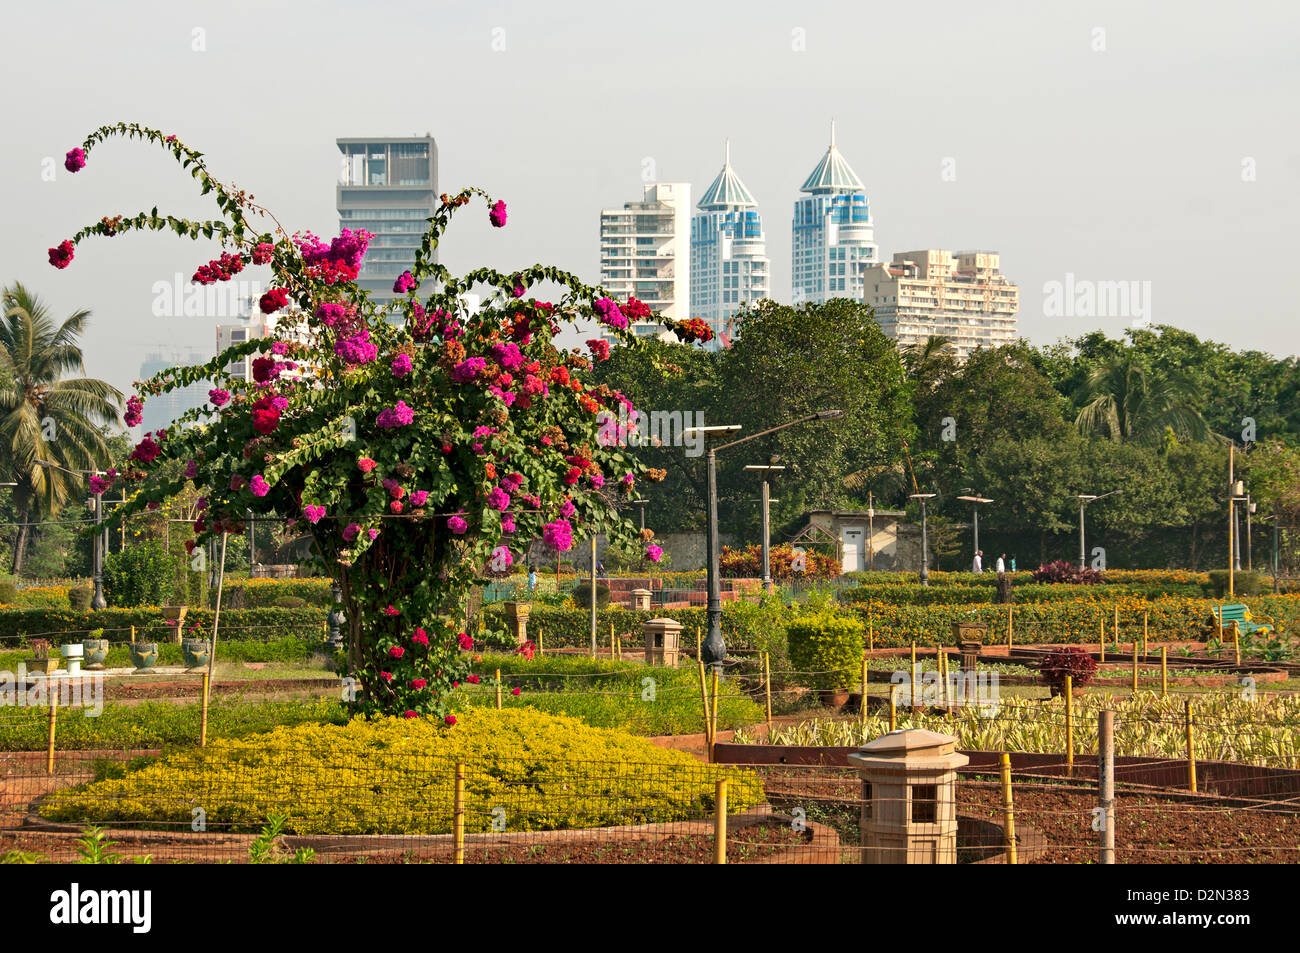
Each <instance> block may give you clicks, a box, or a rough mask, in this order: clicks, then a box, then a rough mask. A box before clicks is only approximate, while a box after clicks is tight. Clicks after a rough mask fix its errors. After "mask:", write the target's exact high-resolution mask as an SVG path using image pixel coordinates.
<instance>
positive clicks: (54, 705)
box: [45, 675, 59, 774]
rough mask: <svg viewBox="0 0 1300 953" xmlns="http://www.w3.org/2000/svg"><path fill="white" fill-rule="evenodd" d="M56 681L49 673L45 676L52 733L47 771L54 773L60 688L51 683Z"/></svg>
mask: <svg viewBox="0 0 1300 953" xmlns="http://www.w3.org/2000/svg"><path fill="white" fill-rule="evenodd" d="M53 681H54V679H53V678H51V677H50V676H49V675H46V676H45V690H46V691H48V692H49V693H50V733H49V740H48V746H47V748H46V751H45V773H46V774H53V773H54V725H55V722H56V721H58V718H59V690H58V689H57V688H55V687H53V686H52V685H51V683H52V682H53Z"/></svg>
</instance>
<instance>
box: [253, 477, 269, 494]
mask: <svg viewBox="0 0 1300 953" xmlns="http://www.w3.org/2000/svg"><path fill="white" fill-rule="evenodd" d="M248 488H249V489H250V490H252V491H253V496H266V494H268V493H270V492H271V485H270V484H269V483H267V482H266V480H264V479H262V474H260V473H258V474H255V475H254V476H253V479H251V480H249V481H248Z"/></svg>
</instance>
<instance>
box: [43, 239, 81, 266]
mask: <svg viewBox="0 0 1300 953" xmlns="http://www.w3.org/2000/svg"><path fill="white" fill-rule="evenodd" d="M75 248H76V246H75V245H73V244H72V242H71V241H67V240H64V241H61V242H59V244H58V245H57V246H55V247H54V248H51V249H50V250H49V251H50V264H51V265H53V266H54V267H55V268H58V269H60V270H62V269H64V268H67V267H68V266H69V265H70V264H72V259H73V258H74V257H75V256H74V254H73V250H74V249H75Z"/></svg>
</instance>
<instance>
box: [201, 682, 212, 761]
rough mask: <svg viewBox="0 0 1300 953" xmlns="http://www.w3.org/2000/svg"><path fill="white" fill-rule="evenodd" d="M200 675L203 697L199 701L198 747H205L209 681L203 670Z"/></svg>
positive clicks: (206, 744)
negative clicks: (200, 706)
mask: <svg viewBox="0 0 1300 953" xmlns="http://www.w3.org/2000/svg"><path fill="white" fill-rule="evenodd" d="M201 677H202V679H203V689H202V691H203V698H202V701H201V702H200V704H201V705H202V708H201V710H200V713H199V747H200V748H206V747H207V746H208V685H210V684H211V682H210V681H209V678H208V673H207V672H204V673H203V675H202V676H201Z"/></svg>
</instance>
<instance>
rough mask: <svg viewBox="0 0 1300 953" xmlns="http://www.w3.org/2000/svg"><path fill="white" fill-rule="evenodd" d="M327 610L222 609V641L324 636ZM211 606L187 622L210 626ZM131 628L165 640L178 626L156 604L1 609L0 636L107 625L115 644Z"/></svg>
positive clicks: (148, 638)
mask: <svg viewBox="0 0 1300 953" xmlns="http://www.w3.org/2000/svg"><path fill="white" fill-rule="evenodd" d="M326 615H327V613H326V612H325V611H324V610H322V609H318V608H303V609H222V610H221V630H220V632H219V633H218V635H219V637H220V638H222V639H252V640H257V639H261V640H265V639H270V638H282V637H285V636H296V637H298V638H311V639H320V638H322V637H323V636H324V634H325V630H324V622H325V618H326ZM212 616H213V612H212V610H210V609H191V610H190V611H189V614H188V615H187V616H186V617H185V623H186V625H190V624H197V625H199V626H200V628H201V629H203V630H205V631H208V632H210V631H211V630H212ZM131 626H135V627H136V638H137V639H139V640H141V641H166V640H168V639H169V638H171V636H172V635H173V634H174V633H175V627H174V626H169V625H167V623H166V622H165V621H164V620H163V617H162V612H161V611H160V610H159V609H157V608H154V607H152V606H143V607H139V608H135V609H113V608H109V609H88V610H85V611H74V610H70V609H5V610H3V611H0V639H5V638H13V637H16V636H20V635H37V634H42V633H44V634H46V635H51V634H59V633H68V634H73V635H84V634H85V633H86V632H88V631H90V630H91V629H103V630H104V631H105V632H107V633H108V638H109V639H111V640H112V641H114V642H118V641H124V640H126V639H127V638H129V632H130V630H131Z"/></svg>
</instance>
